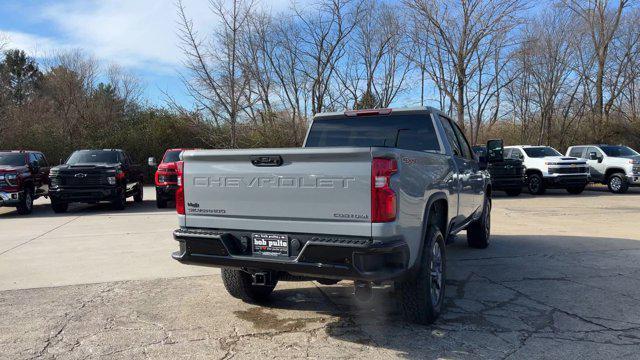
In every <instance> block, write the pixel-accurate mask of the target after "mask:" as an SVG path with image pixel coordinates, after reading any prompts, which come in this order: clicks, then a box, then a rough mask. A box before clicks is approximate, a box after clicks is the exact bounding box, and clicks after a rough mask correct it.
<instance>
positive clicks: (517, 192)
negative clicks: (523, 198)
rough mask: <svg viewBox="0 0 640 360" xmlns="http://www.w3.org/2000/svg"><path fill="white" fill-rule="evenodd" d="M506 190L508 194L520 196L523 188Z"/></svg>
mask: <svg viewBox="0 0 640 360" xmlns="http://www.w3.org/2000/svg"><path fill="white" fill-rule="evenodd" d="M504 192H506V193H507V196H518V195H520V194H522V188H518V189H507V190H505V191H504Z"/></svg>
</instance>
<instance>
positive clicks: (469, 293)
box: [0, 188, 640, 359]
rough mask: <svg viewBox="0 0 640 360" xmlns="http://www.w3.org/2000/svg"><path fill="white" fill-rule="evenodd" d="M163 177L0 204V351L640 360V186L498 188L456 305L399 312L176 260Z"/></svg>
mask: <svg viewBox="0 0 640 360" xmlns="http://www.w3.org/2000/svg"><path fill="white" fill-rule="evenodd" d="M153 195H154V194H153V189H152V188H147V189H146V192H145V196H146V201H145V202H144V203H142V204H134V203H132V202H130V203H129V206H128V207H127V209H126V210H124V211H112V210H110V209H109V207H108V206H106V205H77V206H73V207H71V208H70V211H69V213H67V214H62V215H58V214H54V213H53V212H52V211H51V209H50V207H49V204H48V200H44V199H41V200H38V201H37V203H36V207H35V210H34V213H33V214H32V215H30V216H27V217H24V216H18V215H17V214H16V213H15V210H13V209H9V208H0V229H1V230H0V358H3V359H5V358H6V359H33V358H70V359H77V358H87V357H89V358H98V357H104V358H110V359H112V358H122V359H132V358H153V359H158V358H167V359H173V358H190V359H191V358H202V359H204V358H207V359H212V358H220V359H225V358H260V359H263V358H285V357H286V358H321V359H324V358H349V359H352V358H357V359H360V358H367V359H386V358H394V357H400V358H425V359H437V358H446V359H458V358H460V359H476V358H488V359H507V358H508V359H526V358H549V359H557V358H574V359H575V358H581V359H622V358H633V359H637V358H638V357H639V356H640V355H639V354H640V310H639V308H640V307H639V306H640V231H639V229H640V226H639V225H638V224H640V189H638V188H635V189H632V190H631V191H630V192H629V193H628V194H625V195H613V194H610V193H608V192H607V191H606V190H604V189H602V188H595V189H591V190H590V191H587V192H585V193H584V194H582V195H580V196H574V195H568V194H566V193H565V192H564V191H550V192H549V193H548V194H547V195H545V196H539V197H531V196H529V195H523V196H520V197H517V198H507V197H504V196H502V195H497V196H496V198H495V199H494V208H493V214H492V218H493V219H492V221H493V223H492V233H493V235H492V243H491V245H490V247H489V249H486V250H472V249H468V248H467V247H466V245H465V242H466V241H465V238H464V237H465V236H464V234H461V235H459V236H458V237H457V240H456V242H455V243H454V244H453V245H451V246H450V247H448V248H447V251H448V259H449V260H448V278H449V280H448V282H447V286H448V287H447V301H446V310H445V311H446V312H445V314H444V316H443V317H442V318H441V319H440V320H438V322H437V323H436V324H434V325H433V326H428V327H427V326H418V325H412V324H407V323H404V322H402V321H401V320H400V318H399V314H398V313H397V312H396V311H395V306H394V301H395V300H394V299H395V298H394V296H393V292H392V289H391V288H390V287H381V288H377V289H376V290H375V292H376V296H375V300H374V301H373V302H371V303H367V304H359V303H357V302H355V300H354V299H353V298H352V297H351V293H352V287H351V286H350V284H349V283H347V282H343V283H340V284H338V285H335V286H323V285H320V284H318V283H315V282H290V283H280V284H279V285H278V287H277V288H276V291H275V292H274V296H273V298H274V300H273V301H272V302H271V303H270V304H268V305H267V306H264V307H258V306H254V305H250V304H245V303H242V302H240V301H238V300H236V299H234V298H232V297H230V296H229V295H227V293H226V291H225V290H224V287H223V286H222V283H221V280H220V278H219V275H218V273H219V271H218V270H216V269H211V268H201V267H189V266H183V265H180V264H178V263H176V262H174V261H173V260H171V259H170V253H171V252H172V251H174V250H175V248H176V244H175V243H174V241H173V239H172V237H171V231H172V230H173V229H174V228H175V227H176V219H175V215H174V212H173V211H171V210H158V209H156V208H155V203H154V201H153V199H151V198H152V196H153Z"/></svg>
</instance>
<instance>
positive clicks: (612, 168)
mask: <svg viewBox="0 0 640 360" xmlns="http://www.w3.org/2000/svg"><path fill="white" fill-rule="evenodd" d="M567 156H573V157H577V158H583V159H586V161H587V164H588V165H589V170H590V173H591V181H593V182H598V183H602V184H606V185H607V186H608V187H609V190H610V191H611V192H613V193H617V194H621V193H625V192H627V190H628V189H629V186H633V185H640V154H639V153H638V152H637V151H635V150H633V149H631V148H630V147H628V146H623V145H606V144H600V145H576V146H571V147H569V149H567Z"/></svg>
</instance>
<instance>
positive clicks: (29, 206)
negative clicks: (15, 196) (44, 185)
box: [17, 189, 33, 215]
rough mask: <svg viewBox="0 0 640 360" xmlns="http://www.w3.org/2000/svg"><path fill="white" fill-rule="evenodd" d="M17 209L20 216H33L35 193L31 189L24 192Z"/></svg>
mask: <svg viewBox="0 0 640 360" xmlns="http://www.w3.org/2000/svg"><path fill="white" fill-rule="evenodd" d="M17 208H18V214H20V215H28V214H31V212H32V211H33V191H32V190H31V189H26V190H25V191H24V193H23V194H22V197H21V198H20V202H19V203H18V206H17Z"/></svg>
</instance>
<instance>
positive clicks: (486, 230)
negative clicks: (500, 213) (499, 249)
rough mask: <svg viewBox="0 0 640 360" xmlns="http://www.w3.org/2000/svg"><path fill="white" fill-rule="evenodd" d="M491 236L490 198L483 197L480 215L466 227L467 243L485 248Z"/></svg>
mask: <svg viewBox="0 0 640 360" xmlns="http://www.w3.org/2000/svg"><path fill="white" fill-rule="evenodd" d="M490 236H491V199H489V198H488V197H485V198H484V204H483V207H482V215H480V218H479V219H478V220H476V221H474V222H472V223H471V224H469V226H468V227H467V244H468V245H469V247H472V248H476V249H485V248H486V247H487V246H489V237H490Z"/></svg>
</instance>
